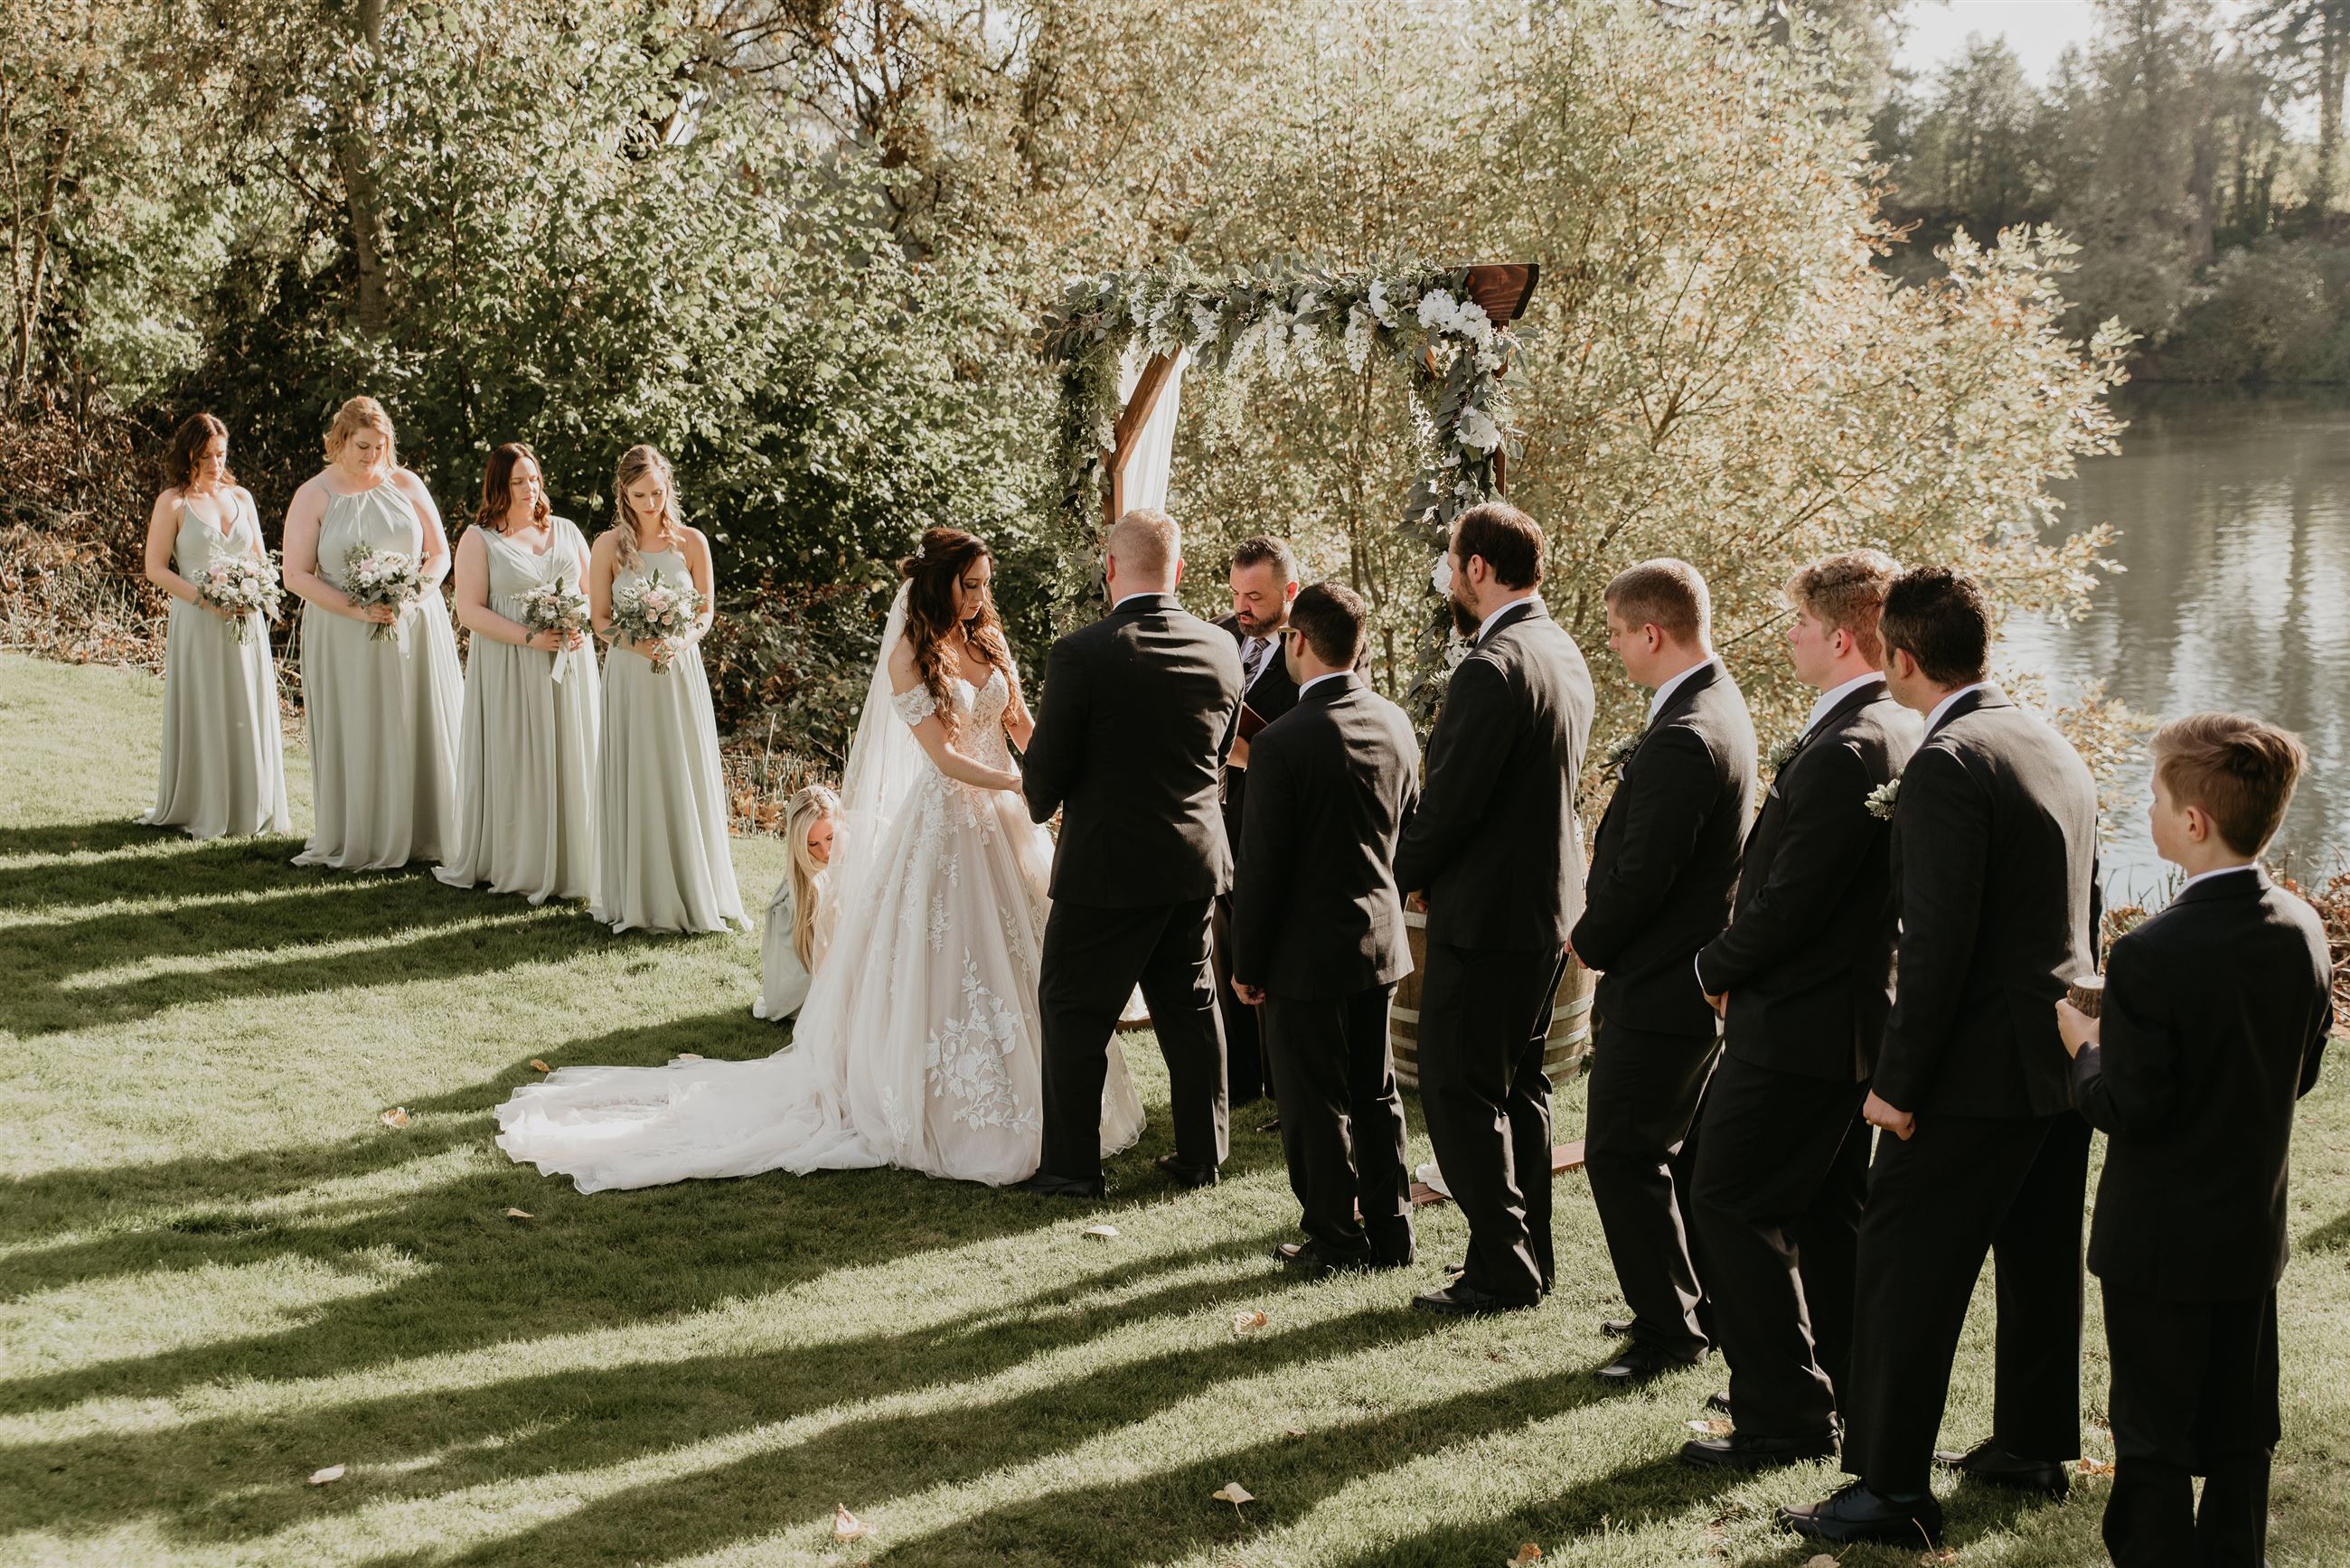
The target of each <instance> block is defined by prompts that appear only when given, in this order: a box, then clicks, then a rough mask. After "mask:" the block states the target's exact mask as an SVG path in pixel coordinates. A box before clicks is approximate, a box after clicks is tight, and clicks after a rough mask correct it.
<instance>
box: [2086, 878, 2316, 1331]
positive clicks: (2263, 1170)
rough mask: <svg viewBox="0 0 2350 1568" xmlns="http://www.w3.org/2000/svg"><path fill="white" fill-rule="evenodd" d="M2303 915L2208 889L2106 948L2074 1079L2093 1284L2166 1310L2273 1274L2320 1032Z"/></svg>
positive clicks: (2232, 1295) (2260, 894)
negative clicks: (2087, 1148) (2096, 1019)
mask: <svg viewBox="0 0 2350 1568" xmlns="http://www.w3.org/2000/svg"><path fill="white" fill-rule="evenodd" d="M2333 971H2334V963H2333V960H2332V958H2331V956H2330V955H2329V954H2328V952H2327V951H2326V943H2325V923H2324V921H2323V920H2321V919H2318V917H2317V911H2316V910H2314V909H2311V908H2310V907H2309V906H2308V905H2307V904H2305V903H2303V902H2302V901H2301V900H2300V899H2299V898H2294V897H2293V895H2292V894H2290V893H2288V892H2286V891H2285V890H2284V889H2283V888H2279V887H2278V886H2277V885H2276V884H2275V883H2273V882H2272V881H2270V880H2269V878H2268V874H2267V873H2266V872H2263V871H2262V870H2261V869H2260V868H2259V867H2246V868H2245V869H2243V870H2241V871H2228V872H2222V873H2221V874H2220V875H2219V876H2216V877H2211V878H2210V880H2208V881H2203V882H2198V883H2197V884H2195V886H2193V887H2192V888H2188V889H2187V890H2186V891H2184V892H2182V893H2180V894H2179V895H2178V898H2176V899H2175V900H2173V901H2172V903H2171V906H2170V907H2169V908H2168V909H2165V910H2163V912H2162V913H2160V914H2159V915H2157V916H2156V917H2154V919H2150V920H2148V921H2147V922H2146V923H2145V924H2144V925H2142V926H2140V927H2138V928H2137V929H2136V930H2134V931H2132V932H2130V933H2129V935H2127V936H2126V937H2124V938H2122V940H2119V941H2117V942H2116V943H2115V944H2114V950H2113V955H2112V957H2111V959H2110V960H2109V961H2108V963H2107V966H2106V1006H2105V1022H2104V1024H2103V1026H2102V1029H2101V1033H2102V1035H2103V1041H2102V1044H2097V1045H2091V1046H2085V1047H2084V1048H2083V1049H2082V1052H2081V1054H2080V1055H2079V1056H2078V1057H2076V1058H2075V1059H2074V1063H2073V1095H2074V1103H2075V1104H2077V1105H2078V1106H2080V1109H2081V1114H2082V1115H2084V1116H2087V1117H2088V1118H2089V1121H2090V1123H2091V1125H2092V1126H2095V1127H2099V1128H2102V1129H2103V1130H2104V1132H2105V1134H2106V1170H2105V1175H2104V1176H2103V1177H2102V1178H2101V1179H2099V1181H2098V1183H2097V1211H2096V1219H2095V1221H2094V1222H2093V1224H2092V1226H2091V1228H2090V1231H2089V1267H2090V1268H2092V1269H2094V1270H2095V1271H2096V1272H2097V1273H2098V1274H2099V1275H2100V1276H2101V1277H2102V1278H2104V1279H2105V1280H2106V1281H2107V1282H2109V1283H2113V1284H2122V1285H2126V1286H2129V1287H2131V1288H2133V1289H2137V1290H2140V1291H2143V1292H2145V1293H2148V1294H2150V1295H2153V1296H2155V1297H2157V1298H2158V1299H2160V1300H2164V1301H2189V1302H2210V1301H2232V1300H2241V1299H2244V1298H2247V1297H2257V1296H2261V1295H2264V1294H2266V1293H2268V1292H2269V1291H2270V1290H2271V1289H2272V1287H2273V1286H2274V1285H2275V1284H2276V1282H2277V1281H2278V1280H2279V1279H2281V1278H2282V1277H2283V1274H2284V1261H2285V1250H2286V1241H2285V1235H2286V1227H2285V1173H2286V1167H2287V1158H2286V1157H2287V1150H2288V1148H2289V1147H2290V1146H2291V1144H2292V1141H2293V1102H2294V1101H2295V1100H2297V1099H2299V1098H2300V1097H2301V1096H2303V1095H2305V1094H2307V1093H2309V1091H2310V1090H2311V1089H2312V1088H2314V1087H2315V1086H2316V1084H2317V1069H2318V1064H2319V1063H2320V1062H2321V1061H2323V1060H2324V1054H2325V1036H2326V1034H2327V1033H2328V1032H2329V1031H2330V1030H2331V1029H2332V1028H2333V1027H2334V1008H2333V1006H2332V1003H2331V997H2330V992H2331V991H2332V983H2333Z"/></svg>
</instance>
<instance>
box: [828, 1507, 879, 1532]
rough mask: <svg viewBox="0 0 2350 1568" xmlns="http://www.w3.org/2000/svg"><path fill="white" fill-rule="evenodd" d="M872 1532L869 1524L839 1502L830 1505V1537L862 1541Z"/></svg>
mask: <svg viewBox="0 0 2350 1568" xmlns="http://www.w3.org/2000/svg"><path fill="white" fill-rule="evenodd" d="M872 1533H873V1527H872V1526H871V1525H869V1524H868V1523H866V1522H865V1521H863V1520H861V1519H859V1518H858V1517H857V1516H856V1515H855V1514H853V1513H851V1512H849V1511H848V1510H847V1508H845V1507H843V1506H842V1505H840V1504H839V1503H837V1502H836V1503H834V1504H833V1505H832V1538H833V1539H834V1540H835V1541H862V1540H864V1539H865V1538H866V1537H867V1536H868V1535H870V1534H872Z"/></svg>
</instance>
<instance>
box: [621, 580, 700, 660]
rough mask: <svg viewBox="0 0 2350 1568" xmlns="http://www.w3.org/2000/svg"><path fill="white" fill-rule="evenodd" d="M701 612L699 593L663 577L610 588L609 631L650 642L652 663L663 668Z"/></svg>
mask: <svg viewBox="0 0 2350 1568" xmlns="http://www.w3.org/2000/svg"><path fill="white" fill-rule="evenodd" d="M701 615H702V595H701V594H700V593H698V592H696V591H695V590H694V589H692V588H690V587H683V586H682V585H681V584H677V583H672V582H670V581H668V580H667V579H666V578H661V577H651V578H646V579H643V580H641V581H638V582H631V583H624V584H622V585H621V586H620V587H617V588H615V589H613V590H612V633H613V635H614V636H615V637H619V638H622V639H626V640H628V641H629V642H650V643H651V644H652V645H653V651H652V664H653V668H654V669H655V670H663V671H666V670H668V669H669V667H670V661H671V659H675V658H676V657H677V654H678V649H681V648H682V647H683V646H684V641H683V639H684V638H685V636H686V634H687V633H689V632H691V630H692V629H693V626H694V622H695V621H696V620H698V619H699V618H701Z"/></svg>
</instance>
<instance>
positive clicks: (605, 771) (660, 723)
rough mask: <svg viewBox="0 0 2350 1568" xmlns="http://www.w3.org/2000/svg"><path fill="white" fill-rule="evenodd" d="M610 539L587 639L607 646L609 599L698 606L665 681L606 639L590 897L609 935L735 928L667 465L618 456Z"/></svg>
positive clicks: (591, 579) (603, 541)
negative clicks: (641, 589) (667, 584)
mask: <svg viewBox="0 0 2350 1568" xmlns="http://www.w3.org/2000/svg"><path fill="white" fill-rule="evenodd" d="M612 489H613V493H614V505H613V517H612V526H611V527H609V528H608V529H606V530H605V531H604V533H603V534H602V535H599V536H598V538H597V540H596V548H595V550H594V552H593V553H592V554H591V555H590V556H589V557H588V564H587V599H588V604H589V607H590V614H591V615H592V616H593V617H594V618H595V622H596V629H597V630H598V632H601V633H603V634H604V635H605V636H607V637H611V636H612V635H613V634H612V590H613V589H614V587H617V586H619V585H620V584H624V583H629V582H636V581H641V580H643V579H646V578H650V577H655V576H659V577H666V578H668V579H669V580H670V581H671V582H673V583H676V584H679V585H681V586H684V587H691V588H692V589H693V590H694V591H695V592H696V593H698V594H700V595H701V596H702V614H701V616H700V617H699V618H697V619H696V621H695V622H694V627H693V630H692V631H691V632H690V633H688V634H687V635H686V636H685V637H684V638H683V639H681V643H682V646H681V647H680V648H679V649H678V650H677V654H676V657H675V658H673V659H671V661H670V665H669V668H668V669H667V670H655V669H654V668H653V666H652V653H653V651H654V646H655V645H653V644H651V643H643V644H639V643H634V642H630V641H629V640H627V639H615V640H614V641H613V643H612V650H611V652H610V654H609V655H608V656H607V657H606V659H605V660H604V741H603V755H602V758H601V760H600V761H599V762H598V766H597V772H598V780H599V787H598V792H597V801H596V817H597V835H598V839H599V840H600V842H601V849H600V851H599V853H598V858H597V873H596V896H595V901H594V903H592V904H591V905H590V906H589V908H590V909H592V910H593V911H594V912H595V916H596V918H597V919H599V920H602V921H604V922H605V923H607V924H608V925H609V926H610V927H611V928H612V929H614V930H615V931H625V930H629V929H641V930H648V931H716V930H723V929H725V928H726V925H727V923H728V922H729V921H733V922H734V923H737V924H740V925H743V926H745V927H747V926H748V925H749V924H750V923H751V922H750V921H749V920H748V919H745V918H744V916H743V896H742V894H741V893H739V892H738V891H736V889H735V886H734V863H733V860H732V859H730V858H729V857H728V850H727V845H726V784H725V780H724V778H723V775H722V774H721V773H720V771H719V767H718V724H717V722H716V720H715V719H714V718H713V717H712V713H711V710H710V682H709V681H708V680H706V679H705V678H704V677H703V675H702V649H701V648H700V646H699V645H700V643H701V641H702V634H703V633H704V632H707V631H708V630H709V629H710V622H711V618H712V612H711V607H710V592H711V580H712V579H711V570H710V542H709V541H708V540H707V539H705V538H703V537H702V534H701V533H700V531H699V530H696V529H692V528H689V527H687V526H686V525H685V522H684V520H683V519H682V518H681V517H680V516H679V515H678V505H677V484H676V481H675V480H674V479H673V477H672V476H671V472H670V466H669V460H668V459H667V458H665V457H663V456H661V454H660V452H657V451H655V450H654V449H653V448H651V447H649V446H632V447H630V448H629V450H628V451H627V452H623V453H622V454H621V455H620V466H619V472H618V473H617V474H616V475H615V476H614V478H613V482H612Z"/></svg>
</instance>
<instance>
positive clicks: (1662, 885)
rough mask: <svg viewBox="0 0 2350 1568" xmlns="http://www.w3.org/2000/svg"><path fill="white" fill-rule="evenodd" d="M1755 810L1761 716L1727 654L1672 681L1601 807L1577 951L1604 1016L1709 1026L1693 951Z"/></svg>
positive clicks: (1722, 900) (1637, 1024) (1670, 1027)
mask: <svg viewBox="0 0 2350 1568" xmlns="http://www.w3.org/2000/svg"><path fill="white" fill-rule="evenodd" d="M1753 821H1754V722H1753V720H1752V719H1751V718H1749V717H1748V716H1747V712H1746V699H1745V697H1744V695H1743V694H1742V693H1741V692H1740V691H1739V690H1738V683H1737V682H1736V681H1734V680H1731V678H1730V671H1729V670H1725V669H1723V668H1722V666H1721V661H1720V660H1718V659H1717V660H1714V661H1712V662H1710V663H1707V664H1703V665H1700V666H1699V667H1698V668H1697V669H1695V670H1691V671H1690V673H1689V675H1688V677H1687V678H1686V679H1685V680H1682V681H1681V683H1680V684H1679V686H1677V687H1675V688H1674V689H1673V691H1672V694H1671V695H1670V696H1669V697H1667V698H1666V699H1665V703H1664V706H1663V707H1661V708H1659V709H1658V710H1657V716H1656V717H1655V718H1654V719H1652V720H1650V721H1649V722H1648V729H1647V731H1646V732H1643V734H1642V735H1641V737H1640V743H1639V745H1638V748H1637V749H1636V750H1635V751H1634V752H1633V753H1632V755H1631V757H1630V758H1629V759H1628V760H1627V762H1626V763H1625V764H1624V774H1623V777H1622V779H1621V780H1619V781H1618V782H1617V785H1616V794H1615V795H1614V796H1613V797H1612V798H1611V799H1609V801H1608V803H1607V812H1606V813H1605V814H1604V815H1602V816H1601V817H1600V818H1599V833H1598V836H1597V837H1596V839H1595V840H1594V842H1593V845H1592V854H1591V880H1590V882H1589V884H1588V885H1587V886H1586V888H1585V889H1584V905H1583V918H1582V919H1579V920H1577V921H1576V922H1575V957H1577V958H1579V959H1581V960H1582V961H1584V962H1585V963H1586V964H1589V965H1590V966H1591V967H1592V968H1593V969H1596V970H1597V971H1600V973H1599V985H1598V989H1597V993H1596V1008H1597V1011H1598V1012H1599V1015H1600V1016H1601V1017H1602V1018H1603V1019H1605V1020H1606V1021H1607V1023H1611V1024H1617V1025H1620V1026H1622V1027H1623V1028H1626V1029H1644V1030H1654V1031H1656V1032H1658V1033H1668V1034H1708V1035H1710V1034H1711V1033H1713V1032H1714V1016H1713V1009H1712V1007H1711V1005H1709V1004H1708V1003H1707V1002H1706V1000H1705V993H1704V992H1701V991H1700V990H1699V989H1698V983H1697V971H1696V970H1695V969H1694V968H1693V967H1692V964H1691V961H1692V960H1693V959H1695V957H1696V956H1697V951H1698V950H1699V949H1700V948H1701V947H1703V946H1705V944H1706V943H1708V942H1710V941H1711V940H1713V939H1714V938H1715V937H1717V936H1719V935H1720V934H1721V928H1722V927H1723V925H1724V924H1726V923H1727V922H1728V920H1729V919H1730V900H1731V888H1733V887H1734V886H1735V884H1736V883H1737V880H1738V865H1739V858H1740V856H1741V854H1742V851H1743V849H1744V847H1745V843H1746V830H1747V828H1748V827H1749V826H1752V823H1753Z"/></svg>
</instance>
